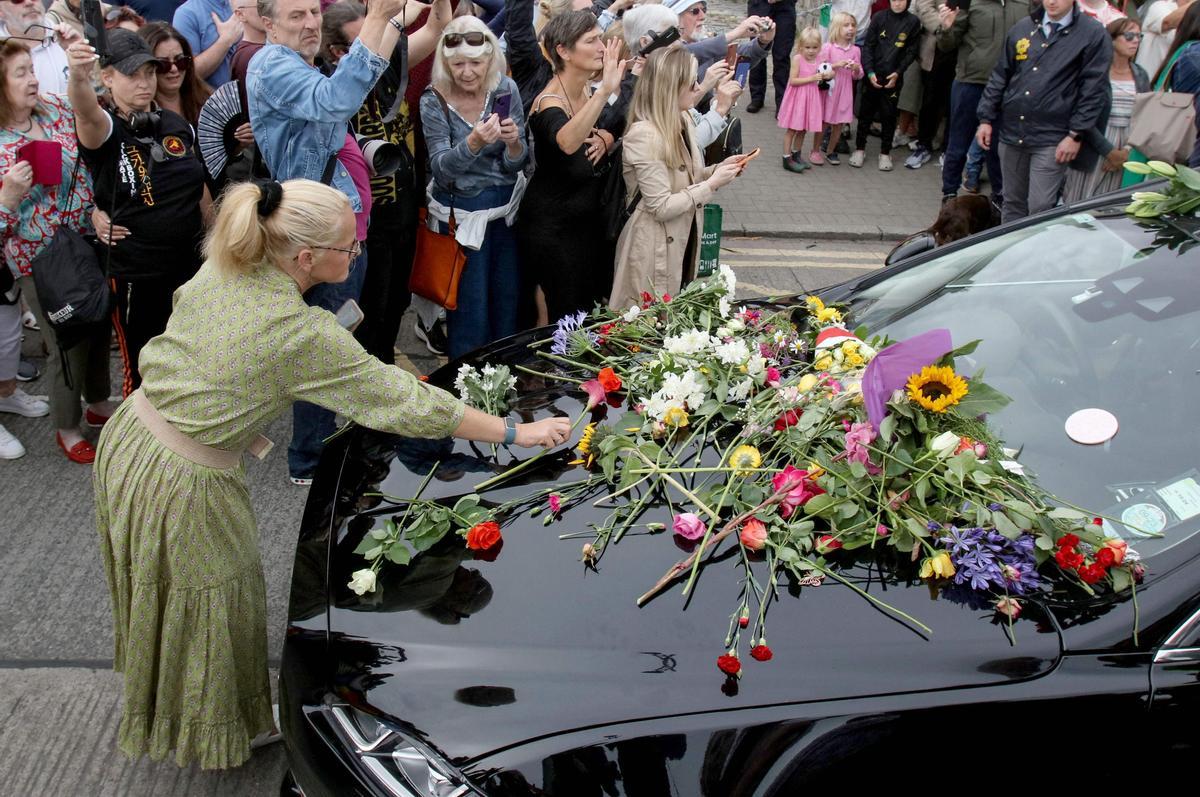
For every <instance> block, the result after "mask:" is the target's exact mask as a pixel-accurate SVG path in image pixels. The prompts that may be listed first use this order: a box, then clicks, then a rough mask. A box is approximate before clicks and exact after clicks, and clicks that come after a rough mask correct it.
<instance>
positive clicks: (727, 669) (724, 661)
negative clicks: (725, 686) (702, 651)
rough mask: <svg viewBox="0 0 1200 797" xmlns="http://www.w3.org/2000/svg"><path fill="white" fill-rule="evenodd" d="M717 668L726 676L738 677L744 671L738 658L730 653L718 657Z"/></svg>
mask: <svg viewBox="0 0 1200 797" xmlns="http://www.w3.org/2000/svg"><path fill="white" fill-rule="evenodd" d="M717 667H718V668H720V670H721V672H723V673H725V674H726V675H737V674H738V673H739V672H741V671H742V663H741V662H740V661H738V657H737V656H731V655H729V654H728V653H726V654H725V655H724V656H717Z"/></svg>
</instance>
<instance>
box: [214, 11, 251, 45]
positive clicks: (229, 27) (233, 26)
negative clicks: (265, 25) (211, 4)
mask: <svg viewBox="0 0 1200 797" xmlns="http://www.w3.org/2000/svg"><path fill="white" fill-rule="evenodd" d="M211 16H212V21H213V25H215V26H216V28H217V39H218V40H220V39H224V40H225V41H227V42H236V41H240V40H241V38H242V33H243V32H244V31H245V27H244V26H243V25H242V21H241V20H240V19H238V15H237V14H230V15H229V19H226V20H222V19H221V18H220V17H219V16H217V13H216V12H215V11H213V12H211Z"/></svg>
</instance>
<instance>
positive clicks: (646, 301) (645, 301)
mask: <svg viewBox="0 0 1200 797" xmlns="http://www.w3.org/2000/svg"><path fill="white" fill-rule="evenodd" d="M652 304H654V297H653V296H651V295H650V293H649V292H648V291H642V309H643V310H644V309H646V308H647V307H649V306H650V305H652Z"/></svg>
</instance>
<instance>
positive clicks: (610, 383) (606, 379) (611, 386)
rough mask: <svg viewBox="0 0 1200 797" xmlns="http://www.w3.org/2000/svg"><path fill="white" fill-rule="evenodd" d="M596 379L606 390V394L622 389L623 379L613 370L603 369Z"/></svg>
mask: <svg viewBox="0 0 1200 797" xmlns="http://www.w3.org/2000/svg"><path fill="white" fill-rule="evenodd" d="M596 378H597V379H599V380H600V385H601V386H602V387H603V388H604V392H605V393H611V392H613V391H614V390H620V389H621V377H619V376H617V373H616V371H614V370H613V369H611V368H601V369H600V373H598V374H596Z"/></svg>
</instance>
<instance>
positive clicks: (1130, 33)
mask: <svg viewBox="0 0 1200 797" xmlns="http://www.w3.org/2000/svg"><path fill="white" fill-rule="evenodd" d="M1121 38H1122V39H1124V40H1125V41H1127V42H1137V41H1141V40H1142V33H1141V32H1139V31H1136V30H1127V31H1125V32H1124V33H1122V34H1121Z"/></svg>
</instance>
